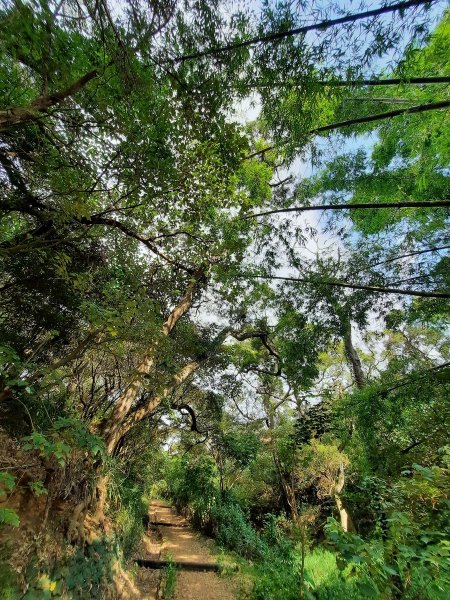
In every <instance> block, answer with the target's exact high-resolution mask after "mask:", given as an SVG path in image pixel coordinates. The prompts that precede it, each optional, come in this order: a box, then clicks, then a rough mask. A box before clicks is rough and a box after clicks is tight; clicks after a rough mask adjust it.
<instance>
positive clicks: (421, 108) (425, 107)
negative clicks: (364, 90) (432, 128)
mask: <svg viewBox="0 0 450 600" xmlns="http://www.w3.org/2000/svg"><path fill="white" fill-rule="evenodd" d="M449 106H450V100H441V101H440V102H429V103H428V104H418V105H417V106H410V107H408V108H399V109H397V110H390V111H388V112H383V113H377V114H376V115H367V116H365V117H357V118H355V119H348V120H346V121H337V122H336V123H331V124H330V125H323V126H322V127H316V128H315V129H311V130H310V131H308V132H307V133H308V134H312V135H315V134H317V133H324V132H326V131H332V130H334V129H340V128H341V127H350V126H351V125H360V124H362V123H372V122H374V121H383V120H384V119H391V118H393V117H399V116H401V115H406V114H415V113H423V112H427V111H430V110H441V109H442V108H448V107H449ZM274 148H275V146H274V145H272V146H266V148H263V149H262V150H257V151H256V152H252V153H251V154H248V155H247V156H246V157H245V159H244V160H248V159H249V158H254V157H255V156H259V155H260V154H265V153H266V152H269V151H270V150H273V149H274Z"/></svg>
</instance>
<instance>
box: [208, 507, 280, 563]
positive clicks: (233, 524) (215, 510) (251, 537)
mask: <svg viewBox="0 0 450 600" xmlns="http://www.w3.org/2000/svg"><path fill="white" fill-rule="evenodd" d="M211 519H212V521H213V523H214V533H215V536H216V539H217V541H218V543H219V544H220V545H221V546H224V547H225V548H228V549H229V550H233V551H235V552H237V554H239V555H240V556H242V557H244V558H251V559H257V558H262V557H263V556H264V555H266V554H267V553H268V551H269V547H268V545H267V544H266V543H265V542H264V541H263V540H262V539H261V537H260V536H259V535H258V533H257V532H256V531H255V529H254V528H253V527H252V525H251V524H250V523H249V521H248V519H246V517H245V515H244V513H243V511H242V509H241V507H240V506H239V505H238V504H237V503H235V502H232V501H228V502H227V501H219V502H216V503H215V504H214V505H213V506H212V510H211Z"/></svg>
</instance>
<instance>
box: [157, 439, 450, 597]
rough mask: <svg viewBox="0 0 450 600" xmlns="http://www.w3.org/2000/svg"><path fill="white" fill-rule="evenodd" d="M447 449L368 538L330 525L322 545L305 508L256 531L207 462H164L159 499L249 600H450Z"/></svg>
mask: <svg viewBox="0 0 450 600" xmlns="http://www.w3.org/2000/svg"><path fill="white" fill-rule="evenodd" d="M448 450H449V449H444V450H443V452H442V460H441V464H440V466H434V467H432V468H425V467H421V466H419V465H415V466H414V467H413V468H412V470H411V471H409V472H405V473H404V474H403V478H402V479H401V480H400V482H398V483H396V484H395V485H394V486H391V487H390V489H389V502H388V503H387V504H386V505H385V506H384V508H383V510H385V511H387V512H386V513H383V514H382V515H380V519H379V520H378V521H377V522H374V524H373V528H372V531H371V533H370V534H369V535H366V536H364V537H362V536H361V535H358V534H356V533H345V532H344V531H343V530H342V528H341V526H340V524H339V523H338V522H337V521H335V520H334V519H333V517H332V516H329V517H328V519H327V523H326V525H325V532H326V537H325V539H322V540H320V539H319V538H318V537H317V533H318V530H317V528H314V518H312V519H311V518H310V517H308V515H309V514H310V513H309V511H310V509H309V508H308V507H307V506H305V507H304V510H303V512H302V510H301V511H300V513H299V515H298V517H297V519H296V520H292V519H291V520H289V519H286V516H285V515H284V514H279V515H275V514H270V513H269V514H266V515H265V517H264V521H263V525H262V527H258V528H257V527H255V524H254V523H252V522H251V519H250V515H249V511H248V507H247V508H246V507H245V506H243V505H242V503H240V502H239V500H238V494H236V493H235V492H234V491H233V490H228V491H226V492H224V491H222V492H220V490H219V487H218V478H217V471H216V470H215V469H214V465H213V462H212V461H211V459H209V458H208V457H206V456H197V457H191V458H181V459H180V458H173V459H167V462H166V469H165V472H166V475H165V477H166V480H165V481H164V482H163V483H161V482H160V483H159V484H157V485H156V486H155V488H154V490H155V491H157V492H159V493H164V494H165V495H166V496H167V497H168V498H170V499H171V500H172V501H173V502H174V504H175V506H177V507H178V509H179V510H181V511H183V512H184V513H185V514H187V515H188V516H189V517H190V519H191V521H192V523H193V524H194V525H195V526H196V527H198V528H199V529H202V530H203V531H204V532H206V533H207V534H209V535H213V536H214V537H215V539H216V541H217V543H218V544H219V545H220V546H221V547H222V548H224V549H226V551H228V553H231V554H229V558H230V556H231V558H232V559H234V560H235V561H237V563H238V564H239V567H240V571H241V574H242V577H243V580H244V581H246V583H247V585H243V586H242V590H241V595H242V598H248V599H252V600H294V599H298V598H299V597H304V598H310V599H311V600H312V599H316V600H358V599H362V598H386V599H388V598H400V597H401V598H404V599H405V600H406V599H408V600H445V599H446V598H448V594H449V592H450V543H449V542H448V538H449V534H450V531H449V529H448V523H449V522H450V521H449V517H450V510H449V509H450V502H449V491H450V479H449V457H450V455H449V452H448ZM379 485H381V483H380V482H379ZM425 494H427V495H428V497H429V498H430V501H429V503H428V505H427V503H426V502H424V495H425ZM302 557H303V561H304V564H303V568H302ZM249 582H250V583H249Z"/></svg>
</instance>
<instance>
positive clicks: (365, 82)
mask: <svg viewBox="0 0 450 600" xmlns="http://www.w3.org/2000/svg"><path fill="white" fill-rule="evenodd" d="M437 83H450V77H405V78H403V79H402V78H400V77H394V78H391V79H344V80H339V79H335V80H333V79H330V80H327V79H319V80H317V81H314V80H313V79H311V80H309V81H308V80H305V81H299V82H295V81H285V82H282V81H279V82H273V83H259V82H257V81H256V82H255V83H254V84H248V85H246V84H244V85H243V86H242V87H244V88H248V89H257V88H264V87H267V88H277V87H291V88H294V87H300V86H308V85H309V84H311V85H320V86H323V87H357V86H389V85H410V84H411V85H430V84H437Z"/></svg>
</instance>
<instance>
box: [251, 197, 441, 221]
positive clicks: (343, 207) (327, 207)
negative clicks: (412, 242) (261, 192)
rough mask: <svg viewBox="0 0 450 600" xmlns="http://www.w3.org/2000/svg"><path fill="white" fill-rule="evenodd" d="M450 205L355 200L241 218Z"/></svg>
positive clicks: (270, 211) (413, 201)
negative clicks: (320, 211) (314, 211)
mask: <svg viewBox="0 0 450 600" xmlns="http://www.w3.org/2000/svg"><path fill="white" fill-rule="evenodd" d="M448 206H450V200H429V201H424V202H420V201H416V200H410V201H405V202H376V203H373V204H371V203H370V202H355V203H354V204H323V205H322V206H293V207H291V208H278V209H275V210H267V211H265V212H261V213H255V214H251V215H246V216H245V217H241V219H254V218H256V217H264V216H266V215H275V214H279V213H290V212H305V211H311V210H356V209H374V208H443V207H448Z"/></svg>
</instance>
